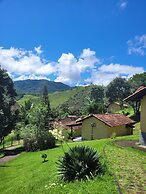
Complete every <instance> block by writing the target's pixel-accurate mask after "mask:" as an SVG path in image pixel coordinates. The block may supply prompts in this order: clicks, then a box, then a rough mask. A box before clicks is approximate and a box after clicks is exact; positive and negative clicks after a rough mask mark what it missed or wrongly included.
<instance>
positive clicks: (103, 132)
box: [82, 117, 110, 140]
mask: <svg viewBox="0 0 146 194" xmlns="http://www.w3.org/2000/svg"><path fill="white" fill-rule="evenodd" d="M91 123H96V127H94V128H93V139H102V138H107V137H109V134H108V133H109V131H108V128H110V127H109V126H107V125H105V124H104V123H103V122H101V121H99V120H98V119H96V118H95V117H89V118H87V119H85V120H83V123H82V137H83V138H84V139H88V140H91V136H92V127H91Z"/></svg>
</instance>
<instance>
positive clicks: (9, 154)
mask: <svg viewBox="0 0 146 194" xmlns="http://www.w3.org/2000/svg"><path fill="white" fill-rule="evenodd" d="M22 151H23V149H22V147H18V146H12V147H8V148H6V149H4V150H3V153H4V156H3V157H2V158H0V164H5V163H6V162H9V161H11V160H13V159H14V158H16V157H18V156H19V155H20V153H21V152H22Z"/></svg>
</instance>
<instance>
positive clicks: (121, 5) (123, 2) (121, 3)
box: [120, 0, 128, 9]
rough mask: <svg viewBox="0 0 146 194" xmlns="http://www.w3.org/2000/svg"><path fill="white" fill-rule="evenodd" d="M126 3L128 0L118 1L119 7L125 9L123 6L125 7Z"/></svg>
mask: <svg viewBox="0 0 146 194" xmlns="http://www.w3.org/2000/svg"><path fill="white" fill-rule="evenodd" d="M127 4H128V1H124V0H123V1H121V2H120V8H121V9H125V8H126V7H127Z"/></svg>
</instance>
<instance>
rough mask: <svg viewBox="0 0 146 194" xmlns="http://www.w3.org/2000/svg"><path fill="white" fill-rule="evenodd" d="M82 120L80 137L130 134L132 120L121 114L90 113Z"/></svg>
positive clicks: (101, 137)
mask: <svg viewBox="0 0 146 194" xmlns="http://www.w3.org/2000/svg"><path fill="white" fill-rule="evenodd" d="M81 121H82V138H83V139H86V140H92V139H103V138H109V137H111V136H112V135H113V134H115V135H116V136H124V135H131V134H132V133H133V128H132V124H133V123H134V121H133V120H131V119H130V118H128V117H127V116H125V115H122V114H92V115H90V116H88V117H86V118H84V119H82V120H81Z"/></svg>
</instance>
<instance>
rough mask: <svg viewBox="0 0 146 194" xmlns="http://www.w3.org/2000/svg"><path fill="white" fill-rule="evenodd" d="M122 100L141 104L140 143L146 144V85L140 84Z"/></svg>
mask: <svg viewBox="0 0 146 194" xmlns="http://www.w3.org/2000/svg"><path fill="white" fill-rule="evenodd" d="M124 101H126V102H128V101H132V102H136V106H137V105H139V104H140V105H141V111H140V144H142V145H145V146H146V87H144V86H141V87H140V88H138V89H137V90H136V91H135V92H134V93H133V94H131V95H130V96H128V97H127V98H125V99H124Z"/></svg>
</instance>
